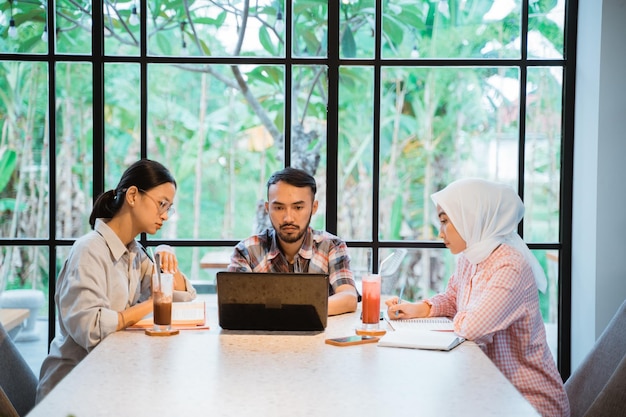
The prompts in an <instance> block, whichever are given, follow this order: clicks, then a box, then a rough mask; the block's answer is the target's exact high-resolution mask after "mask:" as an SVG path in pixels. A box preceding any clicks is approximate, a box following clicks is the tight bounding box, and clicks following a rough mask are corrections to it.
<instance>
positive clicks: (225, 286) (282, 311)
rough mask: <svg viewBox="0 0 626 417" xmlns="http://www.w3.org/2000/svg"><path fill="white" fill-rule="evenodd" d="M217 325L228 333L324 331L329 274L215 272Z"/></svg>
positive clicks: (326, 316)
mask: <svg viewBox="0 0 626 417" xmlns="http://www.w3.org/2000/svg"><path fill="white" fill-rule="evenodd" d="M217 304H218V314H219V324H220V327H221V328H222V329H227V330H279V331H310V330H316V331H320V330H324V329H325V328H326V322H327V318H328V275H325V274H301V273H273V272H225V271H223V272H218V273H217Z"/></svg>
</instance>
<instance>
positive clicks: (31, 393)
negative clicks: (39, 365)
mask: <svg viewBox="0 0 626 417" xmlns="http://www.w3.org/2000/svg"><path fill="white" fill-rule="evenodd" d="M0 388H1V389H0V415H2V416H5V415H6V416H11V417H13V416H25V415H26V414H28V412H29V411H30V410H31V409H32V408H33V407H34V406H35V396H36V394H37V377H36V376H35V374H34V373H33V371H32V370H31V369H30V367H29V366H28V364H27V363H26V361H25V360H24V358H23V357H22V355H21V354H20V352H19V351H18V350H17V348H16V347H15V345H14V344H13V341H12V340H11V338H10V337H9V335H8V334H7V332H6V331H5V330H4V327H3V326H2V324H0Z"/></svg>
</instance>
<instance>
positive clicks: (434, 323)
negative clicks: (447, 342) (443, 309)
mask: <svg viewBox="0 0 626 417" xmlns="http://www.w3.org/2000/svg"><path fill="white" fill-rule="evenodd" d="M387 322H388V323H389V326H390V327H391V328H392V329H393V330H398V329H423V330H425V329H428V330H440V331H450V332H451V331H454V325H453V324H452V320H450V319H449V318H447V317H424V318H419V319H404V320H388V321H387Z"/></svg>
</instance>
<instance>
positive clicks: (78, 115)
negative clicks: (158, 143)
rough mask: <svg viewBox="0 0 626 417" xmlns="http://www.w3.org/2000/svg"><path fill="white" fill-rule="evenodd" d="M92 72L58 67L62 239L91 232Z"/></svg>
mask: <svg viewBox="0 0 626 417" xmlns="http://www.w3.org/2000/svg"><path fill="white" fill-rule="evenodd" d="M91 70H92V66H91V64H84V63H76V62H70V63H58V64H57V65H56V77H57V80H56V88H57V103H56V108H57V113H56V129H57V131H56V141H57V143H56V151H57V152H56V168H57V184H56V189H57V206H56V214H57V215H56V233H57V236H58V237H63V238H72V237H73V238H76V237H79V236H82V235H83V234H84V233H85V232H86V231H88V230H89V229H90V226H89V215H90V214H91V206H92V204H91V203H92V195H93V174H92V173H93V87H92V71H91Z"/></svg>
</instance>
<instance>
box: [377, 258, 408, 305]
mask: <svg viewBox="0 0 626 417" xmlns="http://www.w3.org/2000/svg"><path fill="white" fill-rule="evenodd" d="M406 253H407V250H406V249H403V248H399V249H396V250H395V251H394V252H393V253H392V254H391V255H390V256H389V257H387V258H385V259H384V260H383V262H382V264H381V266H380V271H379V274H380V277H381V280H382V284H381V285H382V287H381V293H383V294H392V293H393V290H394V287H395V286H396V283H397V282H398V279H399V278H400V267H401V266H402V260H403V259H404V257H405V256H406Z"/></svg>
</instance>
